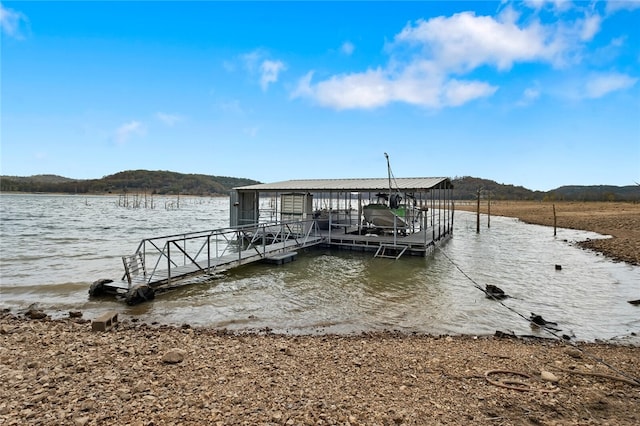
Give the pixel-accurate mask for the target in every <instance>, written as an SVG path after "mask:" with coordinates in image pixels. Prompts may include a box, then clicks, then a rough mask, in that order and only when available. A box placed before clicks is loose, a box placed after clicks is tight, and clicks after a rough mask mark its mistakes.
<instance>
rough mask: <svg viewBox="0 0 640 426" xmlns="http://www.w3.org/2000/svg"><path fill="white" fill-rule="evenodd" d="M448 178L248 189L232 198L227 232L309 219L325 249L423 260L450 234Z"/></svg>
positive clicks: (278, 184) (238, 190) (327, 181)
mask: <svg viewBox="0 0 640 426" xmlns="http://www.w3.org/2000/svg"><path fill="white" fill-rule="evenodd" d="M452 195H453V186H452V184H451V181H450V180H449V179H448V178H394V179H393V184H392V183H391V180H390V179H319V180H290V181H284V182H276V183H268V184H257V185H249V186H244V187H239V188H235V189H234V190H233V191H232V193H231V208H230V216H231V217H230V223H231V226H232V227H233V226H244V225H249V224H257V223H261V222H262V221H286V220H308V219H313V220H314V221H315V222H314V224H315V226H317V227H318V229H319V232H320V234H321V235H322V236H323V237H324V242H323V245H326V246H329V247H335V248H345V249H354V250H368V251H375V252H376V256H380V257H393V258H398V257H400V256H401V255H402V254H404V253H409V254H412V255H422V256H424V255H425V254H426V253H428V252H429V250H430V249H431V248H432V247H433V246H434V244H435V243H436V242H438V241H440V240H442V239H443V238H445V237H447V236H449V235H450V234H451V231H452V229H453V212H454V210H453V201H452Z"/></svg>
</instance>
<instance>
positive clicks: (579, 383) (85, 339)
mask: <svg viewBox="0 0 640 426" xmlns="http://www.w3.org/2000/svg"><path fill="white" fill-rule="evenodd" d="M0 342H1V344H0V383H1V384H0V424H4V425H23V424H34V425H36V424H59V425H67V424H68V425H98V424H100V425H102V424H118V425H124V424H131V425H164V424H181V425H198V424H220V425H227V424H246V425H253V424H282V425H330V424H341V425H347V424H349V425H402V424H406V425H410V424H469V423H472V424H549V425H551V424H563V425H568V424H569V425H571V424H616V425H632V424H638V423H639V422H640V381H637V380H639V379H638V378H637V377H634V376H633V375H634V374H636V375H637V372H638V371H640V348H637V347H632V346H624V345H613V344H602V343H590V344H575V345H568V344H566V343H564V342H559V341H555V340H545V339H531V338H513V337H509V336H506V335H503V337H495V336H493V337H491V336H490V337H486V336H485V337H477V336H461V337H450V336H427V335H415V334H414V335H404V334H397V333H391V332H390V333H375V334H362V335H354V336H336V335H328V336H286V335H274V334H271V333H269V332H268V331H265V332H262V333H229V332H226V331H225V330H213V329H207V328H192V327H190V326H188V325H183V326H182V327H171V326H163V325H160V326H151V325H147V324H142V323H134V322H132V321H130V320H123V321H121V322H117V323H115V324H114V325H113V326H112V327H110V328H109V329H108V330H107V331H92V328H91V325H90V321H87V320H83V319H82V318H78V317H76V318H67V319H59V320H50V319H48V318H43V319H35V320H29V319H26V318H25V317H24V316H21V315H15V314H13V313H11V312H4V313H3V314H2V316H1V317H0ZM599 360H602V361H604V362H606V364H607V365H610V366H612V367H614V368H615V370H612V369H610V368H608V367H607V365H605V364H603V363H602V362H599ZM620 373H622V374H620ZM636 381H637V382H636Z"/></svg>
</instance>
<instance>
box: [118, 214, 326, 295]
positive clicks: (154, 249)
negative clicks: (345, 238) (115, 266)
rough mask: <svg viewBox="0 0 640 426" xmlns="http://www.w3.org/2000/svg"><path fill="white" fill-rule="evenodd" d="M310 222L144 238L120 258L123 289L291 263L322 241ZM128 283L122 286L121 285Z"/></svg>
mask: <svg viewBox="0 0 640 426" xmlns="http://www.w3.org/2000/svg"><path fill="white" fill-rule="evenodd" d="M324 239H325V238H324V237H323V236H322V235H320V233H319V232H318V228H317V226H316V222H315V221H313V220H303V221H289V222H270V223H264V224H258V225H248V226H241V227H237V228H221V229H215V230H210V231H201V232H192V233H186V234H179V235H168V236H163V237H155V238H147V239H144V240H142V241H141V242H140V244H139V245H138V248H137V250H136V251H135V253H134V254H133V255H128V256H123V258H122V260H123V264H124V269H125V272H124V275H123V277H122V282H121V283H120V284H115V283H114V284H112V285H111V286H114V285H118V286H119V287H120V288H122V290H128V289H131V288H132V287H135V286H140V285H146V286H149V287H152V288H159V287H163V288H165V287H173V286H178V285H180V283H179V281H181V280H183V279H185V278H191V277H197V276H203V277H204V278H206V277H210V276H215V275H216V274H219V273H221V272H224V271H227V270H229V269H232V268H235V267H238V266H241V265H245V264H248V263H252V262H256V261H260V260H263V259H267V260H268V259H274V258H275V259H278V258H281V259H283V260H287V259H292V258H294V256H295V250H297V249H302V248H306V247H311V246H314V245H317V244H320V243H322V242H323V241H324ZM125 280H126V281H125Z"/></svg>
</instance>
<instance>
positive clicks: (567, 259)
mask: <svg viewBox="0 0 640 426" xmlns="http://www.w3.org/2000/svg"><path fill="white" fill-rule="evenodd" d="M119 201H122V199H121V198H119V197H117V196H66V195H16V194H2V195H0V237H1V246H0V248H1V253H0V305H1V306H2V307H3V308H7V307H8V308H11V309H12V311H14V312H18V311H19V310H21V309H25V308H26V307H27V306H29V305H30V304H32V303H38V306H39V307H40V308H42V309H44V310H45V311H47V312H49V313H52V315H53V316H54V317H55V316H65V315H66V314H67V312H68V311H69V310H81V311H83V312H84V314H85V317H87V318H92V317H93V316H95V315H97V314H98V313H99V312H102V311H104V310H107V309H116V310H117V311H118V312H120V313H121V316H122V317H123V318H126V317H128V316H135V317H138V318H139V319H140V320H142V321H146V322H154V321H156V322H160V323H170V324H182V323H190V324H192V325H207V326H213V327H219V328H227V329H230V330H256V329H263V328H266V327H268V328H270V329H272V330H273V331H274V332H281V333H292V334H299V333H359V332H363V331H381V330H399V331H402V332H419V333H430V334H493V333H494V332H495V331H496V330H500V331H507V332H508V331H513V332H515V333H516V334H540V335H541V336H544V334H543V333H542V332H540V331H539V330H533V329H531V328H530V326H529V324H528V322H527V321H525V320H524V319H523V318H522V317H521V316H520V315H522V316H525V317H527V318H528V317H529V315H530V313H532V312H534V313H536V314H539V315H542V316H543V317H544V318H545V319H547V320H550V321H554V322H557V323H558V328H560V329H562V332H561V333H560V334H575V336H576V339H577V340H583V341H592V340H595V339H603V340H608V339H615V340H623V341H628V342H633V343H638V342H640V339H639V338H638V336H637V335H638V334H640V308H639V307H637V306H633V305H631V304H629V303H627V301H628V300H632V299H638V298H640V268H639V267H634V266H630V265H627V264H624V263H614V262H611V261H609V260H607V259H606V258H605V257H603V256H600V255H597V254H595V253H593V252H589V251H586V250H582V249H580V248H579V247H577V246H576V245H575V242H576V241H580V240H584V239H587V238H602V237H603V236H600V235H598V234H594V233H591V232H583V231H575V230H568V229H559V230H558V235H557V237H554V236H553V229H552V228H549V227H543V226H537V225H527V224H524V223H521V222H519V221H518V220H516V219H512V218H500V217H492V218H491V228H489V229H488V228H487V227H486V218H484V220H483V224H482V226H483V227H482V229H481V232H480V234H477V233H476V232H475V231H476V229H475V228H476V219H475V215H474V214H470V213H465V212H456V214H455V222H454V233H453V237H452V238H451V239H449V240H447V241H446V242H445V243H444V244H443V245H442V246H441V247H440V248H439V249H437V250H435V251H434V253H433V254H431V255H429V256H427V257H425V258H422V257H408V256H407V257H403V258H402V259H400V260H398V261H394V260H389V259H374V258H373V254H372V253H361V252H349V251H337V250H324V249H313V250H311V251H307V252H303V253H300V254H299V256H298V258H297V260H296V261H295V262H292V263H288V264H286V265H282V266H273V265H265V264H253V265H249V266H244V267H242V268H238V269H236V270H233V271H231V272H229V273H227V274H226V275H225V276H224V277H222V278H219V279H215V280H211V281H208V282H204V283H201V284H198V285H192V286H188V287H182V288H180V289H177V290H175V291H172V292H168V293H164V294H161V295H159V296H158V297H156V299H155V300H154V301H153V302H150V303H145V304H142V305H138V306H133V307H130V306H126V305H125V304H124V303H122V302H118V301H115V300H114V299H113V298H101V299H92V300H90V299H89V298H88V293H87V290H88V288H89V285H90V284H91V282H93V281H95V280H96V279H99V278H111V279H114V280H119V279H120V278H121V277H122V274H123V268H122V261H121V256H122V255H124V254H131V253H133V252H134V251H135V249H136V247H137V246H138V243H139V242H140V241H141V240H142V239H143V238H149V237H156V236H162V235H168V234H175V233H184V232H189V231H201V230H207V229H215V228H222V227H226V226H227V225H228V222H229V199H228V198H226V197H221V198H196V197H181V198H180V199H179V203H180V204H179V208H177V202H178V199H177V198H176V197H172V198H171V197H169V198H161V197H154V199H153V202H154V205H155V208H153V209H150V208H125V207H121V206H118V202H119ZM556 264H560V265H562V269H561V270H559V271H558V270H556V269H555V265H556ZM463 272H464V273H463ZM487 284H493V285H496V286H498V287H500V288H502V289H503V290H504V291H505V292H506V293H508V294H509V295H510V296H512V297H511V298H508V299H506V300H504V302H503V303H504V305H506V306H507V307H508V308H510V309H507V307H505V306H503V305H501V304H499V303H497V302H495V301H492V300H489V299H487V298H485V297H484V293H483V292H481V291H480V290H478V288H476V287H475V285H479V286H480V287H482V288H484V286H485V285H487ZM633 334H636V336H633Z"/></svg>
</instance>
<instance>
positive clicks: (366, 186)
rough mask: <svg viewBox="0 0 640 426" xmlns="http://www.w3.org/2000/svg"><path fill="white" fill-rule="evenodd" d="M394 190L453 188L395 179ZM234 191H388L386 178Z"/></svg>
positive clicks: (441, 182) (446, 182) (443, 181)
mask: <svg viewBox="0 0 640 426" xmlns="http://www.w3.org/2000/svg"><path fill="white" fill-rule="evenodd" d="M392 185H393V188H394V189H399V190H401V191H420V190H428V189H433V188H438V187H441V188H453V185H452V184H451V180H450V179H449V178H444V177H421V178H395V179H393V182H392ZM234 189H235V190H236V191H259V192H267V191H316V192H328V191H354V192H357V191H384V190H386V189H389V179H388V178H365V179H297V180H286V181H282V182H274V183H259V184H255V185H247V186H240V187H237V188H234Z"/></svg>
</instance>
